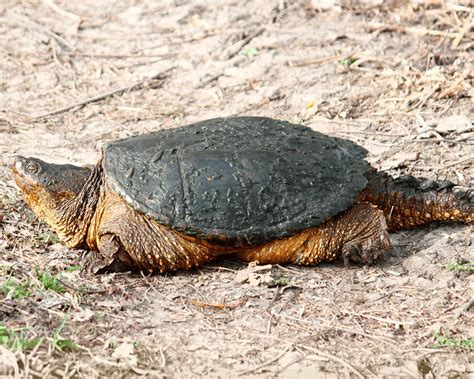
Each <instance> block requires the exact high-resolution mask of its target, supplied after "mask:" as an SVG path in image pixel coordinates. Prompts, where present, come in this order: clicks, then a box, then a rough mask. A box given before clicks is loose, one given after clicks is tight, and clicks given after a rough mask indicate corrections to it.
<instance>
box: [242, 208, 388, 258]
mask: <svg viewBox="0 0 474 379" xmlns="http://www.w3.org/2000/svg"><path fill="white" fill-rule="evenodd" d="M390 247H391V243H390V239H389V236H388V233H387V224H386V222H385V217H384V215H383V212H382V211H381V210H380V209H378V208H376V207H375V206H373V205H370V204H365V203H362V204H355V205H354V206H352V207H351V208H350V209H348V210H347V211H345V212H343V213H341V214H339V215H337V216H336V217H334V218H332V219H331V220H328V221H326V222H325V223H324V224H322V225H320V226H318V227H315V228H309V229H306V230H303V231H302V232H299V233H297V234H295V235H293V236H291V237H287V238H284V239H281V240H276V241H272V242H268V243H266V244H263V245H259V246H256V247H251V248H248V249H246V250H244V251H242V252H239V253H238V255H239V257H240V258H241V259H242V260H244V261H247V262H250V261H258V262H260V263H295V264H301V265H315V264H318V263H320V262H324V261H333V260H335V259H338V258H342V259H343V261H344V264H345V265H347V264H349V262H350V261H353V262H359V263H366V264H371V263H373V262H374V261H375V260H377V259H378V258H380V257H381V256H382V255H383V252H384V251H385V250H388V249H389V248H390Z"/></svg>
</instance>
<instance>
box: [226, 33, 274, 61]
mask: <svg viewBox="0 0 474 379" xmlns="http://www.w3.org/2000/svg"><path fill="white" fill-rule="evenodd" d="M264 31H265V28H263V27H262V28H259V29H257V30H256V31H254V32H253V33H250V34H249V35H248V36H247V37H245V38H244V39H243V40H241V41H239V42H237V43H235V44H234V45H232V46H231V47H229V48H228V49H227V50H225V51H224V52H223V53H222V54H221V56H220V59H222V60H224V59H230V58H232V57H234V56H236V55H237V54H238V53H239V51H240V50H242V48H243V47H244V46H245V45H247V44H248V43H249V42H250V41H251V40H253V39H254V38H256V37H258V36H259V35H260V34H262V33H263V32H264Z"/></svg>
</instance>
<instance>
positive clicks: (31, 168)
mask: <svg viewBox="0 0 474 379" xmlns="http://www.w3.org/2000/svg"><path fill="white" fill-rule="evenodd" d="M26 171H28V173H29V174H36V173H37V172H38V171H39V166H38V165H37V164H36V163H34V162H30V163H28V164H27V165H26Z"/></svg>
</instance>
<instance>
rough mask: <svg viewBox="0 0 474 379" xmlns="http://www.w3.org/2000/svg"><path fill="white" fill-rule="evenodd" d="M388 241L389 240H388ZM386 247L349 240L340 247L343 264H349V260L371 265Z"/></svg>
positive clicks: (380, 256)
mask: <svg viewBox="0 0 474 379" xmlns="http://www.w3.org/2000/svg"><path fill="white" fill-rule="evenodd" d="M388 243H390V242H389V241H388ZM388 247H389V246H388ZM388 247H387V246H381V245H380V244H370V243H369V244H368V246H367V243H364V242H362V241H357V240H355V241H350V242H348V243H346V244H345V245H344V247H343V248H342V259H343V262H344V266H346V267H347V266H349V264H350V263H351V262H354V263H359V264H360V263H362V264H367V265H371V264H373V263H374V262H375V261H376V260H378V259H380V258H382V256H383V253H384V251H385V250H387V248H388Z"/></svg>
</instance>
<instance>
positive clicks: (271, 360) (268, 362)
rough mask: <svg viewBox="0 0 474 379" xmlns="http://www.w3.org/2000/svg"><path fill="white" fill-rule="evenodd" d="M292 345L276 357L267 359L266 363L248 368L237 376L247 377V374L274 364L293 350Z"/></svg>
mask: <svg viewBox="0 0 474 379" xmlns="http://www.w3.org/2000/svg"><path fill="white" fill-rule="evenodd" d="M293 347H294V346H293V344H290V345H288V346H287V347H286V348H285V350H283V351H282V352H281V353H280V354H278V355H277V356H276V357H274V358H271V359H269V360H268V361H266V362H263V363H262V364H260V365H258V366H256V367H252V368H249V369H248V370H245V371H241V372H239V373H238V374H237V375H239V376H241V375H247V374H250V373H251V372H254V371H258V370H260V369H261V368H264V367H265V366H268V365H271V364H272V363H273V362H276V361H278V360H279V359H280V358H281V357H283V356H284V355H285V354H286V353H288V352H289V351H291V350H293Z"/></svg>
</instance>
